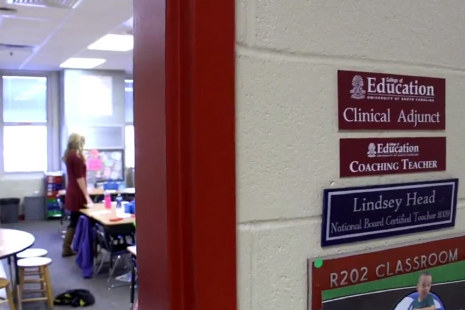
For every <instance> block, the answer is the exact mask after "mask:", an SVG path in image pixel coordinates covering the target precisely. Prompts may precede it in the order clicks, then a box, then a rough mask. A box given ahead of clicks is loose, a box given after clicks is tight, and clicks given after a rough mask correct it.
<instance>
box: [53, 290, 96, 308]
mask: <svg viewBox="0 0 465 310" xmlns="http://www.w3.org/2000/svg"><path fill="white" fill-rule="evenodd" d="M94 303H95V297H94V295H92V294H91V292H89V291H88V290H84V289H77V290H69V291H66V292H64V293H62V294H59V295H57V296H56V297H55V300H54V301H53V304H54V305H55V306H72V307H87V306H90V305H93V304H94Z"/></svg>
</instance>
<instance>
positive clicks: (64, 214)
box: [57, 197, 70, 238]
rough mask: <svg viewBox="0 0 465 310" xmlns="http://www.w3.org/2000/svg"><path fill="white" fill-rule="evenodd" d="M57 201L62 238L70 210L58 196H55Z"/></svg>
mask: <svg viewBox="0 0 465 310" xmlns="http://www.w3.org/2000/svg"><path fill="white" fill-rule="evenodd" d="M57 203H58V207H59V208H60V211H61V217H60V232H61V237H62V238H64V237H65V234H66V227H67V226H68V224H69V219H70V212H69V211H68V210H66V208H65V206H64V204H63V202H62V201H61V198H60V197H57Z"/></svg>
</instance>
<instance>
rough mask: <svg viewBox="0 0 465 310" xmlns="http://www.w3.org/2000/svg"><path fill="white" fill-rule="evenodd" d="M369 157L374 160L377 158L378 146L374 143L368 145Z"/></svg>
mask: <svg viewBox="0 0 465 310" xmlns="http://www.w3.org/2000/svg"><path fill="white" fill-rule="evenodd" d="M367 155H368V157H370V158H373V157H375V156H376V145H375V144H374V143H370V144H368V152H367Z"/></svg>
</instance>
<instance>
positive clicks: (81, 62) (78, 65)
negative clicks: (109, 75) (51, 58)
mask: <svg viewBox="0 0 465 310" xmlns="http://www.w3.org/2000/svg"><path fill="white" fill-rule="evenodd" d="M105 61H106V60H105V59H101V58H69V59H68V60H66V61H65V62H63V63H62V64H61V65H60V67H61V68H73V69H92V68H95V67H97V66H98V65H101V64H103V63H104V62H105Z"/></svg>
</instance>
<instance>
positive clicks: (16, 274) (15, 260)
mask: <svg viewBox="0 0 465 310" xmlns="http://www.w3.org/2000/svg"><path fill="white" fill-rule="evenodd" d="M13 264H14V269H15V285H16V284H19V273H18V258H17V257H16V255H14V256H13Z"/></svg>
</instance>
